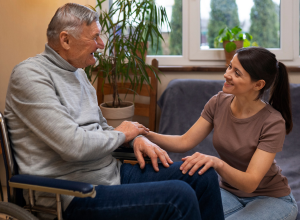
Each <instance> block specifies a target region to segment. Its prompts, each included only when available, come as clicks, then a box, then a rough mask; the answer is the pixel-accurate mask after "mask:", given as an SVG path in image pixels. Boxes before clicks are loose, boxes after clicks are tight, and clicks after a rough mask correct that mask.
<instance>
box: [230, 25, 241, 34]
mask: <svg viewBox="0 0 300 220" xmlns="http://www.w3.org/2000/svg"><path fill="white" fill-rule="evenodd" d="M240 31H242V29H241V28H240V27H238V26H236V27H234V28H232V29H231V32H232V33H233V34H234V35H237V34H238V33H239V32H240Z"/></svg>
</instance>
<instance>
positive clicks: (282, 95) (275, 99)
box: [269, 62, 293, 134]
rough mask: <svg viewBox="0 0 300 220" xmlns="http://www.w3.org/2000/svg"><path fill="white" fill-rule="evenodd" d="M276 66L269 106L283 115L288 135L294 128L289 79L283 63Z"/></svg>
mask: <svg viewBox="0 0 300 220" xmlns="http://www.w3.org/2000/svg"><path fill="white" fill-rule="evenodd" d="M276 66H277V69H278V71H277V74H276V77H275V80H274V83H273V85H272V87H271V91H270V99H269V104H270V105H271V106H272V107H273V108H275V109H276V110H277V111H279V112H280V113H281V115H282V117H283V118H284V120H285V128H286V134H288V133H290V132H291V130H292V128H293V121H292V111H291V97H290V84H289V77H288V73H287V70H286V67H285V65H284V64H283V63H281V62H277V65H276Z"/></svg>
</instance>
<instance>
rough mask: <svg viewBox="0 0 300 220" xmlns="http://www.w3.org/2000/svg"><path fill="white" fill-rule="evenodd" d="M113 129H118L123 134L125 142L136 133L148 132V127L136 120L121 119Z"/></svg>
mask: <svg viewBox="0 0 300 220" xmlns="http://www.w3.org/2000/svg"><path fill="white" fill-rule="evenodd" d="M115 131H120V132H123V133H124V134H125V143H126V142H128V141H131V140H132V139H133V138H135V137H136V136H138V135H146V134H148V132H149V128H146V127H145V126H144V125H142V124H140V123H138V122H132V121H123V122H122V123H121V124H120V125H119V126H118V127H116V128H115Z"/></svg>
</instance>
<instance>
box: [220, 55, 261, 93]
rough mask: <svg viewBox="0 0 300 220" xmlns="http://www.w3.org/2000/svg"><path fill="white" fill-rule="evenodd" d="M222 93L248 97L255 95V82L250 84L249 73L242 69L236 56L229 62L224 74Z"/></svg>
mask: <svg viewBox="0 0 300 220" xmlns="http://www.w3.org/2000/svg"><path fill="white" fill-rule="evenodd" d="M224 78H225V80H226V81H225V83H224V86H223V92H225V93H229V94H233V95H235V96H248V95H252V94H253V93H257V91H256V90H254V87H255V82H252V80H251V78H250V75H249V73H247V72H246V70H244V68H243V67H242V65H241V63H240V61H239V59H238V57H237V54H235V55H234V57H233V59H232V60H231V62H230V64H229V66H228V68H227V70H226V72H225V74H224Z"/></svg>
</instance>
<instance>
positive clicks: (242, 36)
mask: <svg viewBox="0 0 300 220" xmlns="http://www.w3.org/2000/svg"><path fill="white" fill-rule="evenodd" d="M236 40H244V34H243V33H240V34H239V37H238V39H236Z"/></svg>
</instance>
